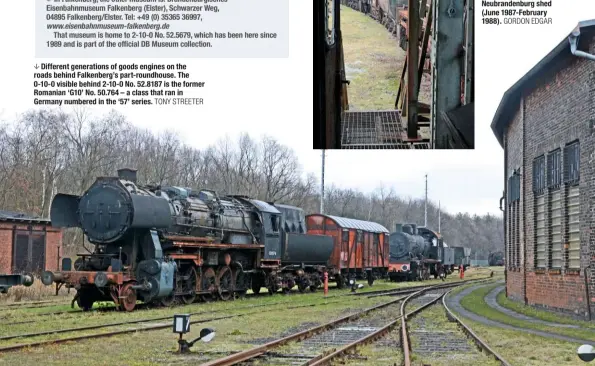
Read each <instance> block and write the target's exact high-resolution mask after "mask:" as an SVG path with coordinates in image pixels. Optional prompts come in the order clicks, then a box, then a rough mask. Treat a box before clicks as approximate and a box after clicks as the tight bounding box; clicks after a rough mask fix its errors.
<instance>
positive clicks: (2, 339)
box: [0, 298, 345, 353]
mask: <svg viewBox="0 0 595 366" xmlns="http://www.w3.org/2000/svg"><path fill="white" fill-rule="evenodd" d="M340 302H342V303H344V302H345V299H343V298H342V299H334V300H331V301H325V302H320V303H310V304H303V305H296V306H289V307H287V306H286V305H288V304H290V303H291V301H280V302H275V303H267V304H257V305H256V304H255V305H249V306H245V307H240V308H235V309H217V310H206V311H200V312H193V313H189V314H190V315H203V314H216V313H221V312H230V311H239V310H250V309H255V308H262V307H266V308H267V311H270V310H271V309H270V308H271V307H272V306H282V308H281V309H279V310H283V311H285V310H287V309H298V308H305V307H314V306H326V305H331V304H335V303H340ZM261 313H262V310H256V311H253V312H247V313H237V314H231V315H225V316H221V317H214V318H209V319H201V320H196V321H193V322H192V323H191V324H199V323H206V322H210V321H216V320H223V319H229V318H237V317H243V316H247V315H254V314H261ZM171 318H172V315H168V316H162V317H154V318H145V319H135V320H130V321H124V322H114V323H107V324H96V325H90V326H84V327H77V328H62V329H53V330H48V331H41V332H34V333H26V334H14V335H7V336H1V337H0V353H1V352H7V351H15V350H19V349H23V348H26V347H38V346H44V345H49V344H57V343H64V342H71V341H79V340H85V339H93V338H102V337H109V336H114V335H120V334H128V333H134V332H142V331H150V330H159V329H164V328H170V327H171V323H170V322H169V320H171ZM165 320H168V322H167V323H166V324H163V323H159V324H151V323H155V322H160V321H165ZM133 324H144V326H142V327H139V328H133V329H130V328H126V329H123V330H117V331H113V332H100V333H95V334H86V335H81V336H75V337H67V338H56V339H51V340H44V341H40V342H31V343H23V344H8V345H7V344H4V345H2V344H1V343H2V342H6V341H10V340H14V339H27V338H35V337H42V336H47V335H54V334H64V333H79V332H84V331H89V330H96V329H105V328H110V327H127V326H128V325H133Z"/></svg>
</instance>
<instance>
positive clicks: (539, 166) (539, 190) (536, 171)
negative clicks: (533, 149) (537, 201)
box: [533, 155, 545, 195]
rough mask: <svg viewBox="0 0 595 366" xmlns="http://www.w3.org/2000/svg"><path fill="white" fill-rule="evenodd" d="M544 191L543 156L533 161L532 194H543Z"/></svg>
mask: <svg viewBox="0 0 595 366" xmlns="http://www.w3.org/2000/svg"><path fill="white" fill-rule="evenodd" d="M544 190H545V156H543V155H542V156H540V157H537V158H535V159H534V160H533V193H535V194H536V195H539V194H543V192H544Z"/></svg>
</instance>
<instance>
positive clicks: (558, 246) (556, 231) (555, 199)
mask: <svg viewBox="0 0 595 366" xmlns="http://www.w3.org/2000/svg"><path fill="white" fill-rule="evenodd" d="M548 198H549V205H548V211H549V215H548V224H549V225H548V226H549V228H550V232H549V235H548V262H549V263H550V267H551V268H561V267H562V204H561V203H562V194H561V192H560V190H559V189H557V190H550V191H549V192H548Z"/></svg>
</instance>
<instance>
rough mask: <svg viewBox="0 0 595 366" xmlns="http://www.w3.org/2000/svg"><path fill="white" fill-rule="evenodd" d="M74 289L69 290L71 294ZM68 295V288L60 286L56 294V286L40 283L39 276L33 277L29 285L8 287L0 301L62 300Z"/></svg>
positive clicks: (0, 296)
mask: <svg viewBox="0 0 595 366" xmlns="http://www.w3.org/2000/svg"><path fill="white" fill-rule="evenodd" d="M73 294H74V291H72V292H71V295H73ZM67 296H68V290H66V289H64V288H62V289H60V292H59V293H58V296H56V287H54V286H45V285H44V284H43V283H41V278H39V277H35V278H34V282H33V284H32V285H31V286H29V287H26V286H14V287H11V288H10V289H8V293H6V294H2V295H0V302H5V303H10V302H20V301H39V300H48V301H49V300H56V301H58V300H60V299H61V300H64V301H66V297H67Z"/></svg>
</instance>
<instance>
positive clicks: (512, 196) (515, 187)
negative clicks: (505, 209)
mask: <svg viewBox="0 0 595 366" xmlns="http://www.w3.org/2000/svg"><path fill="white" fill-rule="evenodd" d="M520 198H521V176H520V173H519V172H518V171H517V170H515V171H514V172H513V174H512V175H511V176H510V177H509V178H508V203H512V202H514V201H518V200H520Z"/></svg>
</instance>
